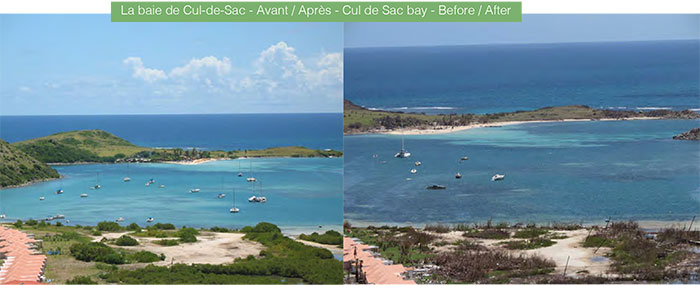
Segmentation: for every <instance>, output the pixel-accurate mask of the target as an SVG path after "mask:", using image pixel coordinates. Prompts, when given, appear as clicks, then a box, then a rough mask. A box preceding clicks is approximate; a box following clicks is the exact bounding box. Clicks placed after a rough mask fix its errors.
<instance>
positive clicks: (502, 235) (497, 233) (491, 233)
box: [463, 228, 510, 239]
mask: <svg viewBox="0 0 700 285" xmlns="http://www.w3.org/2000/svg"><path fill="white" fill-rule="evenodd" d="M463 236H465V237H470V238H482V239H507V238H509V237H510V233H508V232H507V231H505V230H501V229H494V228H488V229H485V230H480V231H477V232H466V233H464V234H463Z"/></svg>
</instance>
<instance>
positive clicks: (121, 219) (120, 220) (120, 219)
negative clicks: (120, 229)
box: [115, 217, 124, 223]
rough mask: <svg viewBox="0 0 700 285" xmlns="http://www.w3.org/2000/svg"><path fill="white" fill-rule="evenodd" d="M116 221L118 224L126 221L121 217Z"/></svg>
mask: <svg viewBox="0 0 700 285" xmlns="http://www.w3.org/2000/svg"><path fill="white" fill-rule="evenodd" d="M115 221H116V222H117V223H119V222H123V221H124V218H122V217H119V218H117V219H116V220H115Z"/></svg>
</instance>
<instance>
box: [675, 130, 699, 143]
mask: <svg viewBox="0 0 700 285" xmlns="http://www.w3.org/2000/svg"><path fill="white" fill-rule="evenodd" d="M673 139H674V140H687V141H697V140H700V128H693V129H692V130H690V131H687V132H685V133H682V134H680V135H677V136H673Z"/></svg>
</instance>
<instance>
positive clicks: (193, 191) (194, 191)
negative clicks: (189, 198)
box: [190, 188, 199, 193]
mask: <svg viewBox="0 0 700 285" xmlns="http://www.w3.org/2000/svg"><path fill="white" fill-rule="evenodd" d="M198 192H199V188H197V189H191V190H190V193H198Z"/></svg>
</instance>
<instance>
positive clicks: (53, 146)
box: [13, 130, 149, 163]
mask: <svg viewBox="0 0 700 285" xmlns="http://www.w3.org/2000/svg"><path fill="white" fill-rule="evenodd" d="M13 145H14V146H15V147H17V148H19V149H20V150H22V151H24V152H26V153H27V154H29V155H31V156H33V157H35V158H36V159H38V160H40V161H43V162H46V163H71V162H114V161H115V160H116V159H118V158H123V157H127V156H131V155H134V154H136V153H138V152H141V151H147V150H149V148H145V147H140V146H136V145H133V144H131V143H130V142H128V141H126V140H124V139H122V138H119V137H117V136H115V135H113V134H110V133H108V132H105V131H102V130H81V131H71V132H62V133H57V134H53V135H50V136H46V137H41V138H35V139H30V140H26V141H21V142H17V143H14V144H13Z"/></svg>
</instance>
